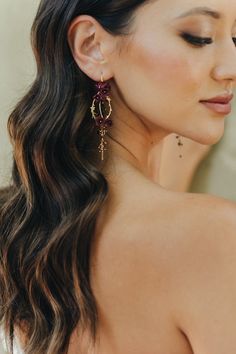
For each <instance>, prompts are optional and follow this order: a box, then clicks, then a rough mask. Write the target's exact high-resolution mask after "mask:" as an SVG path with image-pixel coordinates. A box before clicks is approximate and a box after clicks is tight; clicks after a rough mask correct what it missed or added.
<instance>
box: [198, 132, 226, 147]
mask: <svg viewBox="0 0 236 354" xmlns="http://www.w3.org/2000/svg"><path fill="white" fill-rule="evenodd" d="M223 136H224V129H218V130H211V131H208V132H207V131H205V132H204V134H202V135H201V137H199V139H197V141H198V142H199V143H200V144H203V145H214V144H217V143H218V142H219V141H220V140H221V139H222V138H223Z"/></svg>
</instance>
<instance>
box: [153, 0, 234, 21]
mask: <svg viewBox="0 0 236 354" xmlns="http://www.w3.org/2000/svg"><path fill="white" fill-rule="evenodd" d="M146 10H148V9H147V8H146ZM149 10H150V11H151V13H152V14H155V15H156V16H158V18H160V19H161V18H166V19H169V20H175V19H182V18H185V17H189V16H206V17H209V18H211V19H215V20H229V21H233V22H234V21H236V0H156V1H151V2H150V6H149Z"/></svg>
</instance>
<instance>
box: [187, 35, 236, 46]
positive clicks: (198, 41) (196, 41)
mask: <svg viewBox="0 0 236 354" xmlns="http://www.w3.org/2000/svg"><path fill="white" fill-rule="evenodd" d="M181 36H182V37H183V39H184V40H185V41H186V42H188V43H191V44H192V45H194V46H195V47H204V46H205V45H209V44H212V43H213V40H212V39H211V38H208V37H206V38H204V37H196V36H192V35H191V34H189V33H182V35H181ZM233 42H234V43H235V46H236V37H234V38H233Z"/></svg>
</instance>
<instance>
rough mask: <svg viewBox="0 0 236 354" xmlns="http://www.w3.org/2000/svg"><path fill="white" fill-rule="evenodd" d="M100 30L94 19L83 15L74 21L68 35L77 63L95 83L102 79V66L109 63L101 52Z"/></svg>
mask: <svg viewBox="0 0 236 354" xmlns="http://www.w3.org/2000/svg"><path fill="white" fill-rule="evenodd" d="M99 30H100V28H99V24H97V23H96V21H95V20H94V19H93V18H92V17H90V16H87V15H81V16H78V17H77V18H76V19H74V20H73V22H72V23H71V24H70V27H69V30H68V33H67V39H68V43H69V46H70V49H71V52H72V55H73V58H74V60H75V62H76V63H77V65H78V66H79V68H80V69H81V70H82V71H83V72H84V73H85V74H86V75H87V76H89V77H90V78H91V79H93V80H94V81H97V80H98V79H99V78H100V73H101V64H105V63H106V62H107V61H106V59H105V58H104V56H103V54H102V52H101V43H100V41H99V40H98V38H99V35H98V32H99ZM104 69H105V68H104V67H103V72H104Z"/></svg>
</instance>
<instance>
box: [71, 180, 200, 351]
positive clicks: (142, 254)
mask: <svg viewBox="0 0 236 354" xmlns="http://www.w3.org/2000/svg"><path fill="white" fill-rule="evenodd" d="M141 186H142V187H141ZM198 198H200V199H201V198H203V197H200V196H197V195H195V196H194V195H191V194H187V193H174V192H169V191H167V190H165V189H159V188H157V187H156V186H155V184H153V183H150V184H149V183H147V184H142V183H141V184H140V185H139V184H137V181H136V186H135V184H134V188H133V189H132V187H131V188H130V190H129V193H128V194H126V198H125V199H124V200H123V201H122V200H121V201H120V203H118V204H119V206H118V207H116V208H115V210H114V209H113V210H110V211H109V210H108V209H106V210H104V211H103V213H102V214H101V217H100V219H99V222H98V226H97V232H96V235H95V239H94V245H93V249H92V256H91V260H92V261H91V282H92V288H93V291H94V294H95V297H96V300H97V304H98V311H99V316H100V320H99V338H100V343H99V346H98V348H97V351H96V354H98V353H99V354H101V353H102V354H111V353H112V354H124V353H125V354H163V353H166V354H193V351H192V348H191V345H190V343H189V341H188V339H187V337H186V336H185V334H184V333H183V331H182V330H181V329H180V328H179V326H178V323H177V320H176V318H175V303H174V297H173V295H172V292H171V282H172V279H173V268H174V267H173V263H174V261H176V257H178V253H179V252H178V249H179V248H180V247H181V244H183V242H185V241H184V240H185V239H188V238H189V235H191V229H192V228H193V227H194V220H195V216H196V215H194V213H197V208H196V207H194V208H193V212H192V214H191V211H190V207H191V205H196V203H195V201H196V199H198ZM194 210H195V211H194ZM195 224H196V222H195ZM73 341H74V342H73V343H74V344H72V345H71V348H70V351H69V354H76V347H77V348H78V347H79V343H78V340H76V337H74V339H73ZM81 353H83V352H81ZM91 353H93V352H91ZM83 354H84V353H83Z"/></svg>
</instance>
